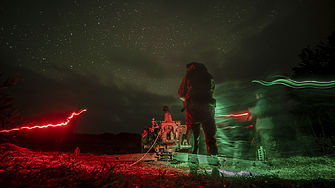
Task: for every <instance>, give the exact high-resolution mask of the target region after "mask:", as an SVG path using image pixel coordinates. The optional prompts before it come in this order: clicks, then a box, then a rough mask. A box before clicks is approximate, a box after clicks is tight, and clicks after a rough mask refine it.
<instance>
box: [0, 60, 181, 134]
mask: <svg viewBox="0 0 335 188" xmlns="http://www.w3.org/2000/svg"><path fill="white" fill-rule="evenodd" d="M1 66H2V67H4V68H6V70H7V71H6V74H5V76H7V77H10V76H13V75H14V74H15V72H18V73H20V78H22V79H25V80H24V81H22V82H19V83H18V84H17V85H16V86H15V87H14V88H13V89H12V90H11V91H10V93H11V94H12V95H13V96H14V97H15V103H16V107H19V108H20V111H21V112H22V113H23V117H24V119H25V118H28V117H36V116H43V115H46V114H49V113H62V112H67V111H70V110H73V111H77V110H80V109H82V108H87V112H85V113H84V114H82V115H81V117H80V118H79V121H78V123H77V125H76V127H75V131H78V132H90V133H103V132H113V133H117V132H124V131H125V130H127V131H129V132H134V133H139V132H141V130H142V129H143V128H147V126H148V125H150V123H151V119H152V118H156V119H158V120H160V119H161V115H162V107H163V106H164V105H170V106H171V107H172V109H178V110H179V111H180V109H181V108H182V103H180V105H178V102H179V101H178V100H179V99H176V98H175V97H171V96H162V95H157V94H153V93H150V92H147V91H143V90H140V89H139V88H134V87H133V86H131V85H124V86H123V87H122V88H119V87H118V86H117V85H115V84H113V83H114V82H113V78H112V77H110V80H109V83H108V84H107V85H102V84H100V83H101V82H100V81H99V78H98V77H96V76H95V75H86V76H82V75H79V74H77V73H76V72H74V71H72V70H70V69H62V70H61V71H62V72H63V73H66V72H69V73H70V74H66V75H71V76H69V77H67V78H65V79H64V80H63V81H62V82H59V81H55V80H52V79H50V78H47V77H45V76H43V75H41V74H38V73H35V72H33V71H30V70H27V69H17V68H14V67H12V66H9V65H7V64H2V65H1ZM176 104H177V106H176ZM178 115H179V117H180V118H181V117H183V115H182V114H178V113H176V117H178Z"/></svg>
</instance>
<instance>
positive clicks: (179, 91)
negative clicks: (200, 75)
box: [178, 75, 187, 101]
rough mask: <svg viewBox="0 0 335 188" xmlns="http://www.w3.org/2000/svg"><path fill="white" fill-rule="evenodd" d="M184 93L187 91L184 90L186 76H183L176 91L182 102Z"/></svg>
mask: <svg viewBox="0 0 335 188" xmlns="http://www.w3.org/2000/svg"><path fill="white" fill-rule="evenodd" d="M186 93H187V90H186V75H185V76H184V78H183V80H182V81H181V83H180V86H179V89H178V95H179V98H180V99H181V100H182V101H185V96H186Z"/></svg>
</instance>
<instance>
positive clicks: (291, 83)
mask: <svg viewBox="0 0 335 188" xmlns="http://www.w3.org/2000/svg"><path fill="white" fill-rule="evenodd" d="M252 82H253V83H259V84H262V85H264V86H273V85H284V86H287V87H291V88H295V89H303V88H313V89H330V88H335V80H334V81H329V82H319V81H301V82H299V81H295V80H291V79H277V80H274V81H272V82H267V81H263V80H253V81H252Z"/></svg>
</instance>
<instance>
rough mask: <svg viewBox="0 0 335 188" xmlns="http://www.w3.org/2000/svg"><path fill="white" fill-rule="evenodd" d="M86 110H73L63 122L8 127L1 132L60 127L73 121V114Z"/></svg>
mask: <svg viewBox="0 0 335 188" xmlns="http://www.w3.org/2000/svg"><path fill="white" fill-rule="evenodd" d="M86 111H87V109H86V108H84V109H81V110H79V111H78V112H73V113H72V114H71V115H70V116H69V117H68V118H67V120H66V121H65V122H63V123H58V124H47V125H35V126H32V127H17V128H13V129H8V130H0V133H8V132H11V131H19V130H22V129H35V128H39V129H42V128H47V127H60V126H64V125H67V124H68V123H69V122H70V121H71V119H72V118H73V116H78V115H80V114H81V113H83V112H86Z"/></svg>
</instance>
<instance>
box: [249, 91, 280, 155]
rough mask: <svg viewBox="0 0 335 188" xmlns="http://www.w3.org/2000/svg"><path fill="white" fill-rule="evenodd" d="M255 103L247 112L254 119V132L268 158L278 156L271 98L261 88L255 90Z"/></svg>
mask: <svg viewBox="0 0 335 188" xmlns="http://www.w3.org/2000/svg"><path fill="white" fill-rule="evenodd" d="M255 94H256V100H257V104H256V106H255V107H253V108H250V109H249V112H250V113H251V114H252V117H253V118H257V119H256V133H257V134H258V135H259V138H260V140H261V144H262V146H263V148H264V149H265V151H266V155H267V158H268V159H270V160H271V159H273V158H275V157H279V156H280V154H279V153H278V152H277V151H276V146H277V143H276V140H275V133H274V124H273V120H272V119H273V116H274V112H273V111H274V109H273V108H274V107H273V106H271V98H268V97H266V92H265V90H263V89H261V90H258V91H256V92H255Z"/></svg>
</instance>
